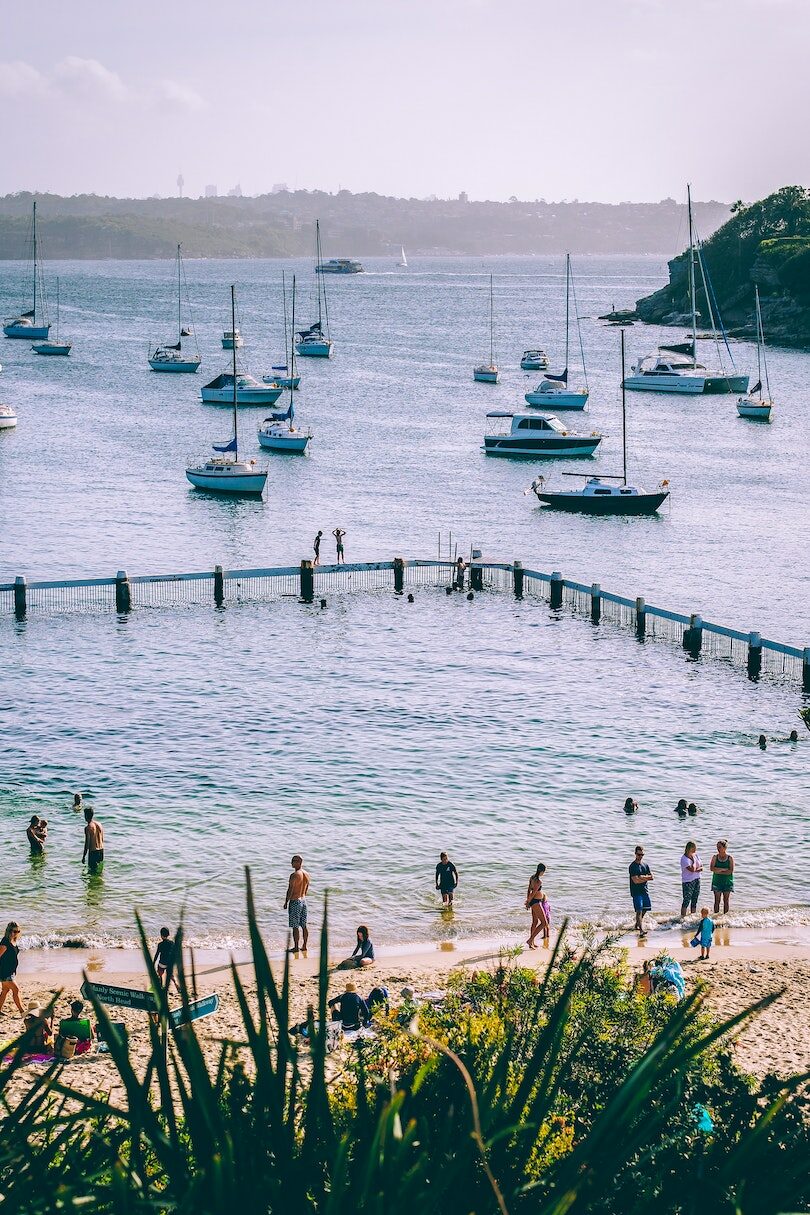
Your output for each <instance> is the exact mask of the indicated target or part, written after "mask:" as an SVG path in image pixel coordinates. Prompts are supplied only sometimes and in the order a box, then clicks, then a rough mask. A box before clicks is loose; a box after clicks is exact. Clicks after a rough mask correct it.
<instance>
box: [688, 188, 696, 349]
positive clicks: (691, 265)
mask: <svg viewBox="0 0 810 1215" xmlns="http://www.w3.org/2000/svg"><path fill="white" fill-rule="evenodd" d="M686 207H687V211H688V213H689V299H690V301H691V305H692V365H693V366H697V314H696V311H695V237H694V233H693V231H692V187H691V186H690V185H689V184H687V186H686Z"/></svg>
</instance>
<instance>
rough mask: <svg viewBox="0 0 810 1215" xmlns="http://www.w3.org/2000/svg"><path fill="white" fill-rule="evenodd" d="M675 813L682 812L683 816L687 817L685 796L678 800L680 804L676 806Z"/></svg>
mask: <svg viewBox="0 0 810 1215" xmlns="http://www.w3.org/2000/svg"><path fill="white" fill-rule="evenodd" d="M675 813H676V814H680V816H681V818H684V817H685V815H686V813H687V808H686V798H685V797H682V798H680V800H679V801H678V804H677V806H676V807H675Z"/></svg>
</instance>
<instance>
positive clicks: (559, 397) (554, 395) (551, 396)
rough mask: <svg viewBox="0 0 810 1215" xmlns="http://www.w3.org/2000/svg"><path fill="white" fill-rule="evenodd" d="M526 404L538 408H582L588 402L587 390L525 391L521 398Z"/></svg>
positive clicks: (555, 410) (555, 409)
mask: <svg viewBox="0 0 810 1215" xmlns="http://www.w3.org/2000/svg"><path fill="white" fill-rule="evenodd" d="M523 399H524V400H525V402H526V404H527V405H534V406H536V407H537V408H539V409H553V410H554V412H555V413H556V412H557V410H561V409H584V408H585V406H586V405H587V404H588V392H587V390H586V391H584V392H573V391H571V392H568V391H564V392H527V393H526V394H525V396H524V398H523Z"/></svg>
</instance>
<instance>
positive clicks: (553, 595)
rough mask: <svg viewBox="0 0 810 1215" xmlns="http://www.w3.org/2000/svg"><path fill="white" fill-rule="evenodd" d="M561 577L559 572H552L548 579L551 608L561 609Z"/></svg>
mask: <svg viewBox="0 0 810 1215" xmlns="http://www.w3.org/2000/svg"><path fill="white" fill-rule="evenodd" d="M562 596H563V576H562V574H561V573H560V571H559V570H552V572H551V578H550V579H549V603H550V605H551V607H553V608H561V607H562Z"/></svg>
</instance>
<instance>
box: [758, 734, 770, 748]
mask: <svg viewBox="0 0 810 1215" xmlns="http://www.w3.org/2000/svg"><path fill="white" fill-rule="evenodd" d="M758 742H759V749H760V751H765V750H766V749H767V746H768V740H767V738H766V737H765V735H764V734H760V736H759V739H758Z"/></svg>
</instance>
